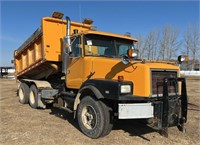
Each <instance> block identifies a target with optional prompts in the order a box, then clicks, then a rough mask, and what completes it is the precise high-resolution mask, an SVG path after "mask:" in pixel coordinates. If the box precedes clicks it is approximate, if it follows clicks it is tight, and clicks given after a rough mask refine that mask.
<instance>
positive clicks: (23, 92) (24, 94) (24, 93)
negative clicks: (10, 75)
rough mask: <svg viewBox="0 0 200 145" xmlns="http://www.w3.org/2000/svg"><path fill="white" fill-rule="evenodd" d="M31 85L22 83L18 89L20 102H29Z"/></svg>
mask: <svg viewBox="0 0 200 145" xmlns="http://www.w3.org/2000/svg"><path fill="white" fill-rule="evenodd" d="M29 92H30V89H29V86H28V85H27V84H26V83H21V84H20V86H19V90H18V96H19V102H20V103H21V104H28V98H29Z"/></svg>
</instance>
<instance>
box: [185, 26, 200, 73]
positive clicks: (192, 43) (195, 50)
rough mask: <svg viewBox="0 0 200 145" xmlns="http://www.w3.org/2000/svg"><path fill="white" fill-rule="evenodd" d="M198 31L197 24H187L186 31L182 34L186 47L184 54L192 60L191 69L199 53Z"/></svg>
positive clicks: (199, 38)
mask: <svg viewBox="0 0 200 145" xmlns="http://www.w3.org/2000/svg"><path fill="white" fill-rule="evenodd" d="M199 35H200V29H199V26H198V25H197V24H194V25H190V24H188V27H187V30H186V31H185V33H184V44H185V47H186V53H187V55H188V56H190V58H192V69H193V67H194V63H195V61H196V60H197V59H199V57H198V56H199V55H200V54H199V51H200V36H199Z"/></svg>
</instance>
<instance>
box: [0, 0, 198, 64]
mask: <svg viewBox="0 0 200 145" xmlns="http://www.w3.org/2000/svg"><path fill="white" fill-rule="evenodd" d="M0 6H1V13H0V15H1V31H0V41H1V43H0V49H1V51H0V66H11V65H12V64H11V63H10V61H11V60H12V59H13V51H14V50H15V49H17V48H18V47H19V46H20V45H21V44H22V43H23V42H24V41H25V40H26V39H27V38H28V37H29V36H30V35H31V34H32V33H33V32H34V31H35V30H36V29H37V28H38V27H39V26H40V19H41V18H42V17H45V16H51V14H52V12H53V11H61V12H63V13H64V14H65V15H68V16H69V17H70V18H71V20H72V21H78V22H81V21H82V19H83V18H86V17H87V18H91V19H93V20H94V25H95V26H96V27H97V29H98V30H101V31H108V32H113V33H119V34H124V33H125V32H130V33H131V35H132V36H133V37H134V36H137V35H138V34H139V33H140V34H142V35H143V36H145V35H146V34H147V33H148V32H149V31H151V30H154V29H161V28H162V27H164V26H165V25H167V24H171V25H173V26H175V27H179V28H180V32H181V33H180V34H183V32H184V31H185V30H186V28H187V25H188V24H198V25H199V12H200V11H199V7H200V4H199V1H110V2H105V1H102V2H101V1H59V0H57V1H31V2H26V1H1V2H0Z"/></svg>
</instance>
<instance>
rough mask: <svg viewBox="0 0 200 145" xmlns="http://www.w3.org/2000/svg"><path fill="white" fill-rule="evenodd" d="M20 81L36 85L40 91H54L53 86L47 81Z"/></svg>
mask: <svg viewBox="0 0 200 145" xmlns="http://www.w3.org/2000/svg"><path fill="white" fill-rule="evenodd" d="M20 81H21V82H29V83H34V84H35V85H36V87H37V88H38V89H41V88H48V89H52V87H51V84H50V83H49V82H47V81H40V80H31V79H22V80H20Z"/></svg>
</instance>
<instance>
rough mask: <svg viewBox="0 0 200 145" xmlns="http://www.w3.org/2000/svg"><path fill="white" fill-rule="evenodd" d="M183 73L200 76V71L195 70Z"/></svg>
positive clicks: (182, 72) (183, 72)
mask: <svg viewBox="0 0 200 145" xmlns="http://www.w3.org/2000/svg"><path fill="white" fill-rule="evenodd" d="M181 75H184V76H200V71H194V70H191V71H181Z"/></svg>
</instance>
